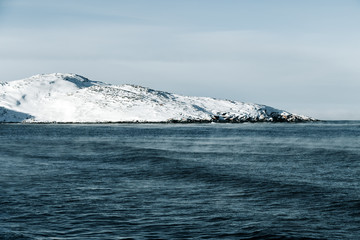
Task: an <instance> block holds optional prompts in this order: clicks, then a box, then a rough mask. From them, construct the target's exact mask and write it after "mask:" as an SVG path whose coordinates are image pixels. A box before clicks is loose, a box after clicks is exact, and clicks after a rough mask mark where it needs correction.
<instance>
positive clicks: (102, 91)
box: [0, 73, 314, 122]
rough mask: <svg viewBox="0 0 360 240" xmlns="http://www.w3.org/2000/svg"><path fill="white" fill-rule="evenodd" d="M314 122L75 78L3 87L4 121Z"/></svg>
mask: <svg viewBox="0 0 360 240" xmlns="http://www.w3.org/2000/svg"><path fill="white" fill-rule="evenodd" d="M275 120H281V121H311V120H314V119H312V118H309V117H305V116H299V115H295V114H291V113H289V112H286V111H283V110H278V109H274V108H271V107H268V106H265V105H258V104H249V103H243V102H236V101H229V100H219V99H214V98H206V97H188V96H181V95H177V94H172V93H167V92H162V91H156V90H152V89H149V88H145V87H141V86H135V85H110V84H105V83H102V82H95V81H90V80H89V79H87V78H85V77H82V76H79V75H76V74H62V73H53V74H42V75H35V76H33V77H30V78H26V79H23V80H17V81H12V82H7V83H0V122H168V121H181V122H186V121H234V122H241V121H275Z"/></svg>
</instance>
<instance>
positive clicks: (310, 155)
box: [0, 122, 360, 239]
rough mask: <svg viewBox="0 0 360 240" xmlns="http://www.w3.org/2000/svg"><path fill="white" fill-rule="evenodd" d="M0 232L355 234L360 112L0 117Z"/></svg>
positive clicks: (359, 232) (15, 235)
mask: <svg viewBox="0 0 360 240" xmlns="http://www.w3.org/2000/svg"><path fill="white" fill-rule="evenodd" d="M0 164H1V165H0V166H1V168H0V236H1V237H0V239H189V238H192V239H360V122H325V123H308V124H266V123H262V124H261V123H259V124H189V125H186V124H185V125H170V124H168V125H166V124H158V125H156V124H154V125H150V124H149V125H121V124H119V125H10V124H3V125H0Z"/></svg>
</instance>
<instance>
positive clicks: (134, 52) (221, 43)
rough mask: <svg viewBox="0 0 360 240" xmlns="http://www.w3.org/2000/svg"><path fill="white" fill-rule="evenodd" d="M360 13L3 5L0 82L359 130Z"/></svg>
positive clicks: (198, 0)
mask: <svg viewBox="0 0 360 240" xmlns="http://www.w3.org/2000/svg"><path fill="white" fill-rule="evenodd" d="M359 10H360V2H359V1H356V0H353V1H350V0H346V1H331V0H330V1H329V0H327V1H325V0H319V1H316V2H315V1H310V0H305V1H297V2H295V1H291V2H290V1H285V0H275V1H265V0H259V1H250V0H245V1H235V0H225V1H215V0H194V1H190V0H184V1H177V2H175V1H171V2H170V1H165V0H154V1H145V0H131V1H130V0H123V1H115V0H106V1H99V0H87V1H85V0H77V1H69V0H63V1H45V0H32V1H26V0H11V1H6V0H0V31H1V35H0V64H1V66H2V67H1V71H0V81H13V80H18V79H23V78H27V77H30V76H32V75H36V74H40V73H53V72H62V73H77V74H80V75H83V76H85V77H87V78H89V79H91V80H95V81H103V82H107V83H111V84H125V83H129V84H137V85H142V86H146V87H150V88H153V89H158V90H163V91H168V92H173V93H178V94H183V95H191V96H209V97H215V98H222V99H223V98H225V99H231V100H238V101H243V102H252V103H260V104H265V105H269V106H272V107H276V108H279V109H284V110H287V111H290V112H293V113H298V114H304V115H308V116H312V117H315V118H318V119H324V120H335V119H337V120H359V119H360V110H359V103H360V94H358V91H359V89H360V81H359V77H360V69H359V68H358V66H357V62H359V60H360V54H359V52H360V48H359V44H360V36H359V35H360V33H359V31H357V30H358V28H359V27H358V22H359V20H360V14H359V13H360V11H359Z"/></svg>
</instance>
